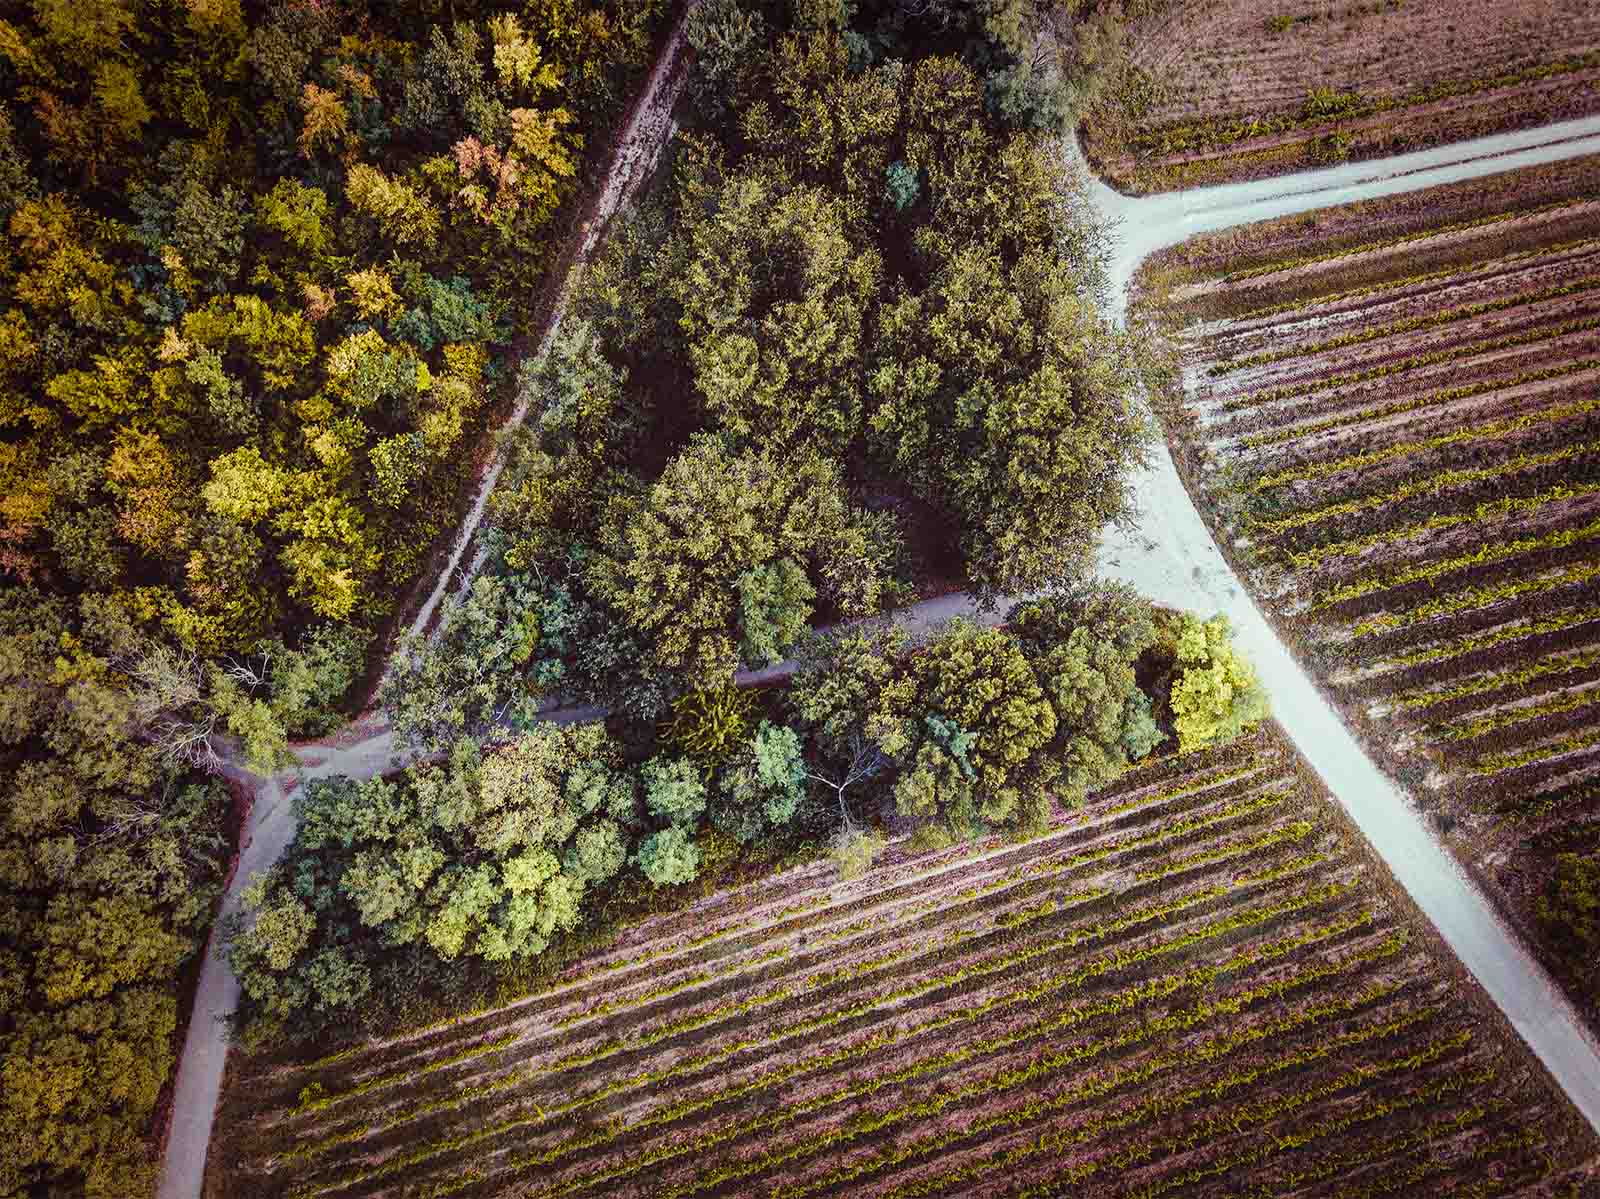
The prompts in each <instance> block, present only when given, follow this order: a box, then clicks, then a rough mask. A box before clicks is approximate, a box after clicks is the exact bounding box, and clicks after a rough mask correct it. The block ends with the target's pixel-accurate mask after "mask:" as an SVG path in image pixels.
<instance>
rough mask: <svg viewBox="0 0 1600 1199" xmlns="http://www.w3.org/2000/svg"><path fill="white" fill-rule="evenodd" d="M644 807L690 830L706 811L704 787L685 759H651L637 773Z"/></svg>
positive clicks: (691, 765) (690, 764)
mask: <svg viewBox="0 0 1600 1199" xmlns="http://www.w3.org/2000/svg"><path fill="white" fill-rule="evenodd" d="M639 778H640V781H641V782H642V783H643V784H644V804H645V807H647V808H649V809H650V811H651V813H652V814H654V815H656V816H659V817H660V818H661V819H662V820H665V821H668V822H669V823H671V824H674V825H679V826H683V827H685V828H693V827H694V825H695V823H696V822H697V821H698V820H699V819H700V813H702V812H704V811H705V810H706V788H705V784H704V783H702V782H701V781H700V772H699V771H698V770H696V769H695V767H694V763H692V762H690V761H689V760H688V759H687V758H652V759H651V760H650V761H648V762H646V763H645V764H644V767H643V769H641V770H640V772H639Z"/></svg>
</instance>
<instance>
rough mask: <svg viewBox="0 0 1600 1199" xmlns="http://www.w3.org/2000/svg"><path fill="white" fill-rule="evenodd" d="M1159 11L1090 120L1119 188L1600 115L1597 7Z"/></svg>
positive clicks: (1177, 5)
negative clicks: (1112, 97) (1128, 72)
mask: <svg viewBox="0 0 1600 1199" xmlns="http://www.w3.org/2000/svg"><path fill="white" fill-rule="evenodd" d="M1157 7H1158V13H1159V15H1156V16H1154V17H1150V18H1147V19H1146V20H1145V21H1143V22H1142V23H1141V28H1140V31H1139V33H1138V35H1137V36H1136V38H1135V45H1134V51H1133V62H1134V65H1135V69H1134V72H1133V73H1132V77H1131V78H1130V79H1129V80H1128V82H1127V86H1125V87H1124V88H1122V89H1120V90H1119V92H1118V103H1116V104H1110V105H1107V106H1106V109H1105V111H1104V112H1103V113H1101V114H1099V115H1097V116H1095V117H1092V118H1091V120H1090V122H1089V125H1088V133H1089V139H1088V149H1089V154H1090V157H1091V159H1092V161H1093V162H1094V163H1095V166H1096V169H1097V170H1098V171H1099V173H1100V174H1102V175H1104V176H1105V177H1106V178H1107V180H1108V182H1111V183H1112V184H1113V185H1114V186H1116V187H1118V188H1120V189H1122V190H1124V191H1131V192H1137V193H1145V192H1156V191H1169V190H1173V189H1176V188H1180V187H1194V186H1199V185H1204V184H1209V183H1219V182H1224V181H1229V180H1238V179H1252V178H1259V177H1262V176H1266V175H1274V174H1280V173H1282V172H1285V171H1293V170H1301V169H1304V168H1306V167H1308V166H1324V165H1328V164H1330V163H1334V162H1340V161H1344V160H1346V159H1362V158H1373V157H1378V156H1381V155H1385V154H1395V153H1400V152H1403V151H1406V150H1414V149H1419V148H1422V147H1425V146H1429V145H1438V144H1442V143H1445V142H1450V141H1457V140H1462V139H1465V138H1471V137H1478V136H1483V135H1486V134H1491V133H1501V132H1505V131H1506V130H1510V129H1516V128H1522V127H1526V126H1531V125H1540V124H1545V123H1548V122H1551V121H1559V120H1564V119H1567V118H1569V117H1578V116H1586V115H1590V114H1592V113H1594V112H1597V111H1600V9H1597V8H1596V7H1595V6H1594V5H1593V4H1590V3H1588V2H1587V0H1538V2H1535V3H1519V4H1483V3H1479V2H1477V0H1446V2H1444V3H1435V4H1419V3H1415V2H1414V0H1413V2H1411V3H1407V2H1406V0H1331V2H1330V0H1173V3H1171V4H1168V5H1165V6H1157ZM1130 100H1131V101H1132V107H1131V111H1133V112H1135V113H1137V114H1138V116H1137V117H1136V119H1135V120H1134V121H1133V122H1132V123H1130V122H1129V121H1128V120H1127V119H1126V118H1125V117H1123V116H1122V111H1123V107H1124V105H1125V103H1126V102H1128V101H1130Z"/></svg>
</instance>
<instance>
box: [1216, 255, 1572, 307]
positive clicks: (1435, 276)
mask: <svg viewBox="0 0 1600 1199" xmlns="http://www.w3.org/2000/svg"><path fill="white" fill-rule="evenodd" d="M1596 247H1600V238H1597V237H1578V238H1573V239H1572V240H1571V241H1564V242H1555V243H1552V244H1551V245H1548V246H1534V247H1532V248H1530V249H1526V250H1513V251H1511V252H1510V253H1506V254H1501V255H1498V256H1497V257H1494V258H1479V259H1476V260H1475V261H1473V262H1472V263H1470V264H1467V265H1461V264H1457V265H1454V266H1447V267H1444V268H1443V269H1441V270H1436V271H1423V272H1421V273H1420V274H1416V275H1406V276H1404V277H1403V278H1399V279H1385V280H1383V281H1382V282H1379V283H1365V284H1362V285H1361V286H1359V287H1351V288H1346V289H1345V290H1344V291H1335V292H1324V293H1322V294H1320V295H1310V296H1302V297H1299V298H1297V299H1293V300H1287V301H1284V302H1283V303H1280V304H1265V305H1262V306H1261V307H1260V308H1251V309H1249V310H1247V311H1245V312H1241V313H1240V314H1239V315H1238V316H1235V317H1232V318H1230V319H1231V320H1235V321H1253V320H1259V319H1261V318H1262V317H1264V316H1279V315H1282V316H1291V315H1293V314H1294V313H1296V312H1301V311H1303V310H1304V309H1307V308H1316V307H1320V306H1321V305H1323V304H1340V303H1343V302H1344V301H1346V300H1360V299H1364V298H1366V297H1367V296H1374V295H1378V294H1380V293H1382V292H1386V291H1400V290H1401V289H1403V288H1407V287H1417V286H1419V285H1421V284H1424V283H1439V282H1443V281H1446V280H1450V279H1456V278H1461V279H1462V282H1463V283H1470V282H1472V281H1473V279H1472V277H1471V276H1473V275H1475V274H1477V273H1478V272H1481V271H1487V270H1498V269H1500V268H1503V267H1506V266H1509V265H1510V264H1511V263H1514V262H1526V261H1528V260H1529V259H1535V258H1554V257H1556V256H1557V255H1560V254H1566V253H1569V252H1571V251H1573V250H1588V249H1593V248H1596Z"/></svg>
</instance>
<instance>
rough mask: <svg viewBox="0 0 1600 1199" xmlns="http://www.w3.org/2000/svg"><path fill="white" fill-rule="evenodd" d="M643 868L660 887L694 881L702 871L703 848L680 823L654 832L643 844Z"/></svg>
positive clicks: (641, 851)
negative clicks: (696, 843) (701, 853)
mask: <svg viewBox="0 0 1600 1199" xmlns="http://www.w3.org/2000/svg"><path fill="white" fill-rule="evenodd" d="M637 861H638V863H639V869H640V870H642V871H643V872H644V876H645V877H646V878H647V879H649V880H650V881H651V882H652V883H654V884H655V885H656V886H658V887H671V886H676V885H677V884H679V883H688V882H693V881H694V876H695V875H696V874H697V873H698V872H699V870H700V849H699V847H698V846H697V845H695V843H694V841H693V840H692V839H691V838H690V836H689V834H688V833H687V832H686V831H684V829H683V828H682V827H681V826H679V825H676V824H674V825H672V826H671V827H669V828H664V829H662V830H661V831H660V832H658V833H651V834H650V835H649V836H648V837H646V838H645V839H644V841H643V842H642V843H641V844H640V846H639V852H638V855H637Z"/></svg>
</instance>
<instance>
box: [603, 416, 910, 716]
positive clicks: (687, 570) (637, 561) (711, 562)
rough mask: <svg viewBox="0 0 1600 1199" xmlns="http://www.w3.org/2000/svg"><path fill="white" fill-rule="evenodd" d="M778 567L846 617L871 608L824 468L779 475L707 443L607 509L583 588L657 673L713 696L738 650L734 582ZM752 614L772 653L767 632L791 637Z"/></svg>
mask: <svg viewBox="0 0 1600 1199" xmlns="http://www.w3.org/2000/svg"><path fill="white" fill-rule="evenodd" d="M784 558H788V559H790V560H792V561H796V562H804V563H807V564H810V565H811V566H812V567H813V568H814V569H815V570H816V571H817V573H818V574H819V575H820V576H821V581H822V584H823V590H824V593H825V594H828V595H829V597H830V598H831V599H832V600H833V601H834V602H835V603H836V604H837V605H838V606H839V608H840V609H841V610H842V611H844V612H845V613H847V614H850V615H860V614H864V613H866V612H869V611H871V610H872V608H873V606H874V604H875V603H876V601H877V596H878V590H879V587H880V580H879V579H878V578H877V576H876V571H875V570H874V569H873V565H872V563H871V560H870V551H869V548H868V546H867V544H866V538H865V535H864V531H863V529H862V527H861V526H860V524H859V522H856V521H853V520H852V515H851V513H850V511H849V509H848V506H847V504H846V500H845V496H844V492H843V487H842V485H841V482H840V478H839V472H838V468H837V467H836V466H835V465H834V464H833V463H832V462H830V461H828V460H826V459H823V458H819V457H806V458H802V459H800V460H799V461H797V462H793V463H790V464H785V465H780V464H779V463H777V462H775V461H773V460H772V459H770V458H768V457H766V456H764V455H757V454H753V453H748V452H746V453H742V454H737V455H734V454H729V453H728V452H727V451H726V450H725V449H724V448H723V447H722V445H721V444H720V443H719V442H718V441H717V440H716V439H715V438H712V437H709V436H707V437H700V438H697V439H696V440H695V441H694V442H693V443H692V444H691V445H690V447H689V448H688V449H687V450H685V451H684V452H683V453H682V454H680V455H678V457H676V458H674V459H673V460H672V462H670V463H669V464H668V465H667V468H666V470H665V471H664V472H663V473H662V476H661V478H660V479H659V480H657V482H656V483H655V484H654V486H652V487H651V488H650V490H649V491H648V492H647V493H646V494H645V495H644V496H642V497H639V498H633V497H621V498H619V499H618V500H617V501H616V502H615V504H614V508H613V512H612V515H611V517H610V518H609V519H608V522H607V525H606V527H605V528H604V529H603V530H602V533H601V543H600V552H599V553H598V554H597V555H596V556H595V558H594V559H593V560H592V562H591V563H590V565H589V568H588V571H587V580H588V583H589V585H590V586H591V587H592V588H593V590H594V592H595V594H596V595H597V596H598V597H599V598H600V599H601V600H603V601H604V602H605V603H607V604H609V605H611V606H612V607H613V608H615V609H616V611H617V612H618V614H619V615H620V616H621V618H622V620H623V621H624V622H625V623H626V624H627V625H629V626H631V627H632V628H633V629H635V630H637V631H638V633H640V634H641V636H642V637H643V638H645V639H646V641H647V643H648V644H649V646H650V653H651V657H652V658H653V659H654V661H655V662H656V663H657V664H658V665H660V666H662V667H665V668H667V669H670V670H678V671H682V672H683V673H684V675H685V676H686V678H687V680H688V681H689V683H690V685H691V686H694V687H703V688H712V687H715V686H716V685H718V684H719V683H724V682H726V681H727V680H728V679H729V676H731V675H732V674H733V673H734V671H735V670H736V669H737V667H738V662H739V656H740V655H739V647H740V646H741V645H742V644H744V643H745V641H746V636H747V632H746V629H745V628H744V627H743V612H742V610H741V605H740V597H739V590H738V581H739V579H740V578H741V577H742V576H744V575H745V574H746V573H747V572H749V571H752V570H758V569H762V568H767V569H771V568H773V567H774V566H775V564H776V563H777V562H778V561H779V560H781V559H784ZM758 611H759V609H758ZM760 615H761V618H762V627H761V628H760V629H758V630H756V632H757V635H758V637H764V638H765V639H766V646H767V647H770V648H771V651H772V652H782V651H783V649H784V648H786V647H785V646H784V645H783V644H781V643H778V642H775V641H773V640H772V637H773V630H782V629H792V628H795V627H796V622H795V620H794V618H793V616H792V615H785V616H783V617H782V619H781V621H774V620H772V618H771V616H770V614H769V613H766V612H762V613H760ZM763 648H766V647H763Z"/></svg>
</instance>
